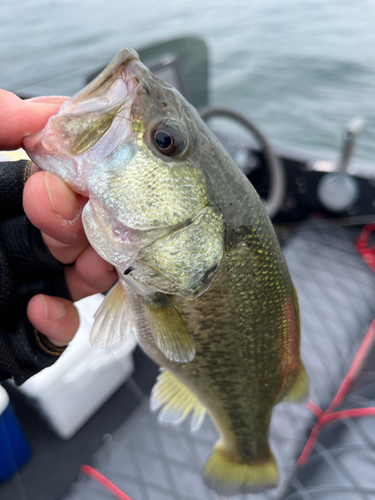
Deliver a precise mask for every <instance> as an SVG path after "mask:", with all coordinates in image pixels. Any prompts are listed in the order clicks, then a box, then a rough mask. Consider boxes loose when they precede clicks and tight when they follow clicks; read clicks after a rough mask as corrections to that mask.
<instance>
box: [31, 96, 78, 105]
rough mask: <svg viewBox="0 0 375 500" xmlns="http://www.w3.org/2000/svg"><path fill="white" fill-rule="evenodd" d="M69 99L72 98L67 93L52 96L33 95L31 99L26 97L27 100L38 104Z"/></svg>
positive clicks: (54, 102) (58, 102)
mask: <svg viewBox="0 0 375 500" xmlns="http://www.w3.org/2000/svg"><path fill="white" fill-rule="evenodd" d="M68 99H70V97H69V96H65V95H50V96H41V97H32V98H31V99H26V101H27V102H32V103H36V104H62V103H63V102H65V101H67V100H68Z"/></svg>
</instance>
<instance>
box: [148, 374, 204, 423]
mask: <svg viewBox="0 0 375 500" xmlns="http://www.w3.org/2000/svg"><path fill="white" fill-rule="evenodd" d="M160 408H162V410H161V411H160V413H159V415H158V421H159V423H161V424H164V425H179V424H181V423H182V422H183V421H184V420H186V418H187V417H188V415H189V414H190V413H191V412H193V415H192V417H191V421H190V429H191V431H192V432H196V431H198V430H199V428H200V427H201V425H202V423H203V420H204V417H205V415H206V412H207V410H206V408H205V407H204V406H203V405H202V403H201V402H200V401H199V400H198V398H197V397H196V396H195V395H194V394H193V393H192V392H191V391H190V390H189V389H188V388H187V387H185V386H184V385H183V384H182V383H181V382H180V381H179V380H178V379H177V378H176V377H174V376H173V375H172V374H171V373H170V372H168V371H162V372H161V373H160V375H159V376H158V378H157V380H156V384H155V385H154V387H153V389H152V393H151V398H150V410H151V411H152V412H155V411H157V410H159V409H160Z"/></svg>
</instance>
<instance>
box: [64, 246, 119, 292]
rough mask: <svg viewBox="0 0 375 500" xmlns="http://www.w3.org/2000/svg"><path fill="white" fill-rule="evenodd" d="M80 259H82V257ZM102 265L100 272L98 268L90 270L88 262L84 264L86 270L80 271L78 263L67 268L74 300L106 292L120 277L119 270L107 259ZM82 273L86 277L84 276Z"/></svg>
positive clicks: (67, 276)
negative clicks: (110, 265)
mask: <svg viewBox="0 0 375 500" xmlns="http://www.w3.org/2000/svg"><path fill="white" fill-rule="evenodd" d="M86 251H87V250H86ZM83 253H85V252H83ZM82 255H83V254H82ZM99 258H100V257H99ZM78 259H80V257H79V258H78ZM100 265H101V271H100V272H98V271H97V270H96V269H91V271H90V266H89V264H88V263H87V264H85V265H84V267H85V270H83V269H82V268H81V269H80V271H78V269H77V265H74V266H73V267H69V268H67V269H65V281H66V284H67V285H68V288H69V291H70V294H71V296H72V298H73V300H80V299H82V298H83V297H87V296H89V295H94V294H95V293H99V292H104V291H105V290H108V288H110V287H111V286H112V285H113V283H115V281H116V280H117V278H118V274H117V272H116V271H115V270H112V269H111V268H110V267H109V266H108V264H107V263H105V261H103V262H102V264H100ZM86 266H87V267H86ZM90 273H91V275H90V276H89V274H90ZM82 275H83V276H84V277H82Z"/></svg>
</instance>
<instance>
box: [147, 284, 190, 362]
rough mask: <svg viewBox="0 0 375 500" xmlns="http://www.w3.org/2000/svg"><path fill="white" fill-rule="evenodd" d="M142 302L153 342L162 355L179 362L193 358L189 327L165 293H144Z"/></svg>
mask: <svg viewBox="0 0 375 500" xmlns="http://www.w3.org/2000/svg"><path fill="white" fill-rule="evenodd" d="M143 304H144V309H145V314H146V318H147V320H148V323H149V325H150V328H151V331H152V333H153V335H154V339H155V342H156V344H157V346H158V347H159V349H160V350H161V352H162V353H163V354H164V356H166V357H167V358H168V359H170V360H171V361H176V362H179V363H186V362H189V361H191V360H192V359H194V356H195V347H194V342H193V339H192V337H191V333H190V329H189V327H188V325H187V323H186V321H185V319H184V318H183V317H182V315H181V314H180V313H179V312H178V311H177V309H176V308H175V306H174V305H173V304H172V302H171V301H170V299H169V298H168V297H167V295H165V294H164V293H153V294H150V295H146V296H145V297H144V298H143Z"/></svg>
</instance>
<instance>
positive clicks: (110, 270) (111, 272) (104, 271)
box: [75, 246, 118, 291]
mask: <svg viewBox="0 0 375 500" xmlns="http://www.w3.org/2000/svg"><path fill="white" fill-rule="evenodd" d="M75 268H76V272H77V275H78V276H79V277H80V278H82V280H83V281H84V282H85V283H87V284H88V285H89V286H91V287H93V288H94V289H96V290H99V291H104V290H108V288H109V287H110V286H112V285H113V283H114V282H115V281H116V280H117V278H118V275H117V271H116V269H115V268H114V266H112V264H108V262H106V261H105V260H103V259H102V258H101V257H99V255H98V254H97V253H96V252H95V250H94V249H93V248H92V247H91V246H88V247H87V248H86V249H85V250H84V251H83V252H82V253H81V255H80V256H79V257H78V258H77V260H76V263H75Z"/></svg>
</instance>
